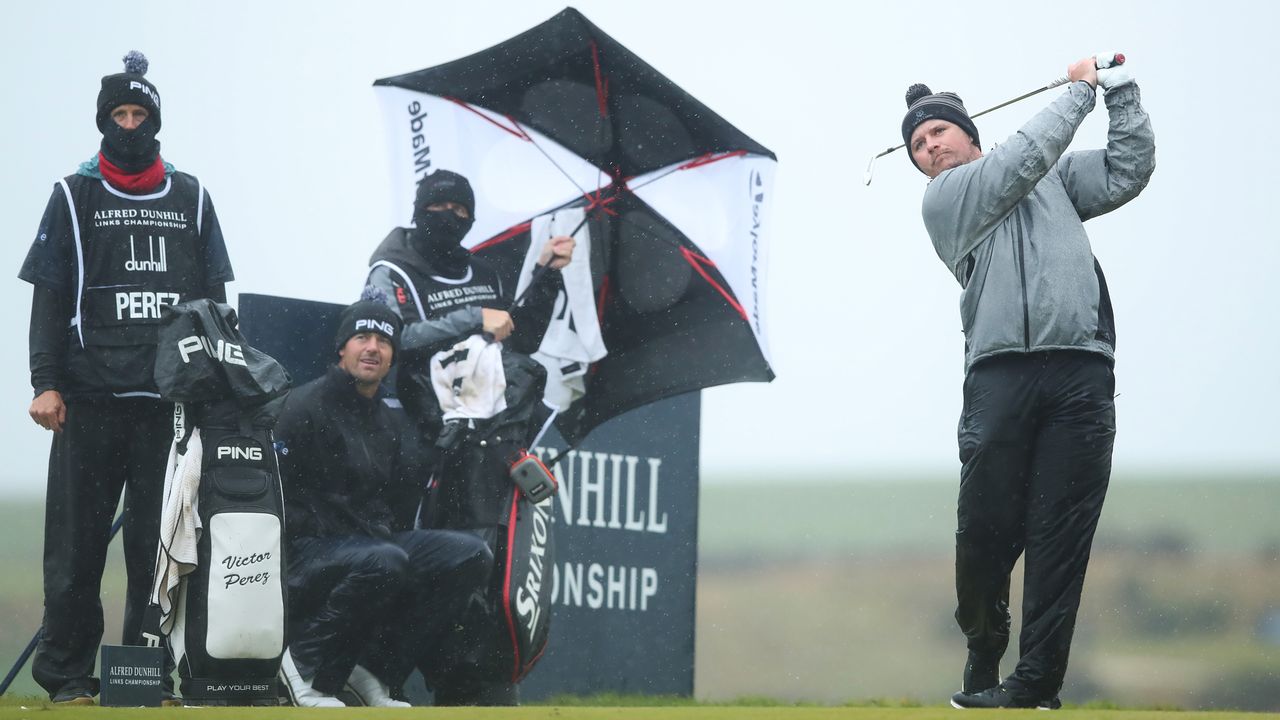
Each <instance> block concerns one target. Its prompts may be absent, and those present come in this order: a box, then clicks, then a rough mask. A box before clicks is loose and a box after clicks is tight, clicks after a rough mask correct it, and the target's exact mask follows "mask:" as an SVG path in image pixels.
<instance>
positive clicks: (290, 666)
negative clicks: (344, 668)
mask: <svg viewBox="0 0 1280 720" xmlns="http://www.w3.org/2000/svg"><path fill="white" fill-rule="evenodd" d="M280 677H281V679H283V680H284V684H285V687H286V688H287V689H288V691H289V699H291V700H293V704H294V705H297V706H298V707H314V708H326V707H328V708H340V707H346V706H347V704H346V703H344V702H342V701H341V700H339V699H338V698H336V697H334V696H332V695H326V694H324V693H322V692H320V691H319V690H316V689H315V688H313V687H311V681H310V680H304V679H303V678H302V673H299V672H298V666H297V665H295V664H294V663H293V656H292V655H290V654H289V651H288V649H286V650H285V651H284V656H283V657H281V658H280Z"/></svg>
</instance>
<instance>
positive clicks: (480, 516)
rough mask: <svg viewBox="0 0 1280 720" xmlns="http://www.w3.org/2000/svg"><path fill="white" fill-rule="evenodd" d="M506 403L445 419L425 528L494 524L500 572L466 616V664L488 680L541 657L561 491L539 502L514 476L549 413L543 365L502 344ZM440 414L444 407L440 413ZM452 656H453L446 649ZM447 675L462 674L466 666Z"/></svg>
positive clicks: (504, 677)
mask: <svg viewBox="0 0 1280 720" xmlns="http://www.w3.org/2000/svg"><path fill="white" fill-rule="evenodd" d="M502 365H503V373H504V374H505V376H506V380H507V388H506V391H505V399H506V402H507V409H506V410H503V411H502V412H501V413H498V414H497V415H495V416H494V417H492V418H490V419H488V420H476V421H473V423H472V424H474V427H470V426H468V425H467V424H465V423H450V424H446V426H445V430H444V431H443V433H442V434H441V437H440V440H439V442H438V443H437V450H438V451H439V452H441V453H443V455H442V457H441V458H440V463H441V467H442V471H441V472H439V473H437V475H438V476H439V478H438V481H437V484H436V485H435V486H434V487H433V488H432V489H431V491H430V496H429V498H428V503H427V514H426V520H427V526H428V527H443V528H451V529H486V528H489V529H493V530H494V531H496V532H495V534H494V536H492V537H493V550H494V575H493V577H492V579H491V582H490V587H489V592H488V597H487V598H486V602H485V603H484V606H485V607H484V610H483V612H481V613H477V614H473V615H472V617H471V618H470V619H469V620H468V621H467V623H466V624H467V625H470V626H471V628H472V632H470V633H467V635H466V637H467V640H466V641H465V642H467V643H469V644H470V648H468V651H467V652H464V653H463V654H464V655H465V656H466V658H467V659H466V660H463V661H460V662H459V663H457V664H459V665H467V664H471V663H474V665H473V667H472V670H471V673H472V674H474V675H478V676H479V677H481V678H486V679H489V680H500V681H502V682H508V681H509V682H512V683H515V682H519V681H520V680H521V679H523V678H524V677H525V675H527V674H528V673H529V671H530V670H532V669H533V666H534V665H535V664H536V663H537V662H538V660H539V658H541V657H542V653H543V650H544V649H545V648H546V645H547V640H548V637H549V633H550V621H551V577H550V573H551V571H552V567H553V566H554V565H555V543H554V539H553V537H552V535H551V526H550V521H551V511H552V503H554V502H555V497H554V496H551V497H548V498H546V499H545V500H543V501H542V502H541V503H539V504H537V505H535V504H533V503H531V502H529V500H528V499H526V498H525V497H524V496H523V495H522V494H521V493H520V492H519V491H518V490H517V489H516V487H515V485H514V483H513V482H512V480H511V476H510V469H511V464H512V463H513V462H515V461H516V460H517V459H519V457H520V456H521V451H522V450H526V449H527V448H528V446H529V443H530V442H531V441H532V440H533V438H534V436H535V435H536V434H537V432H538V431H539V430H540V429H541V427H542V425H543V423H544V422H545V421H546V419H547V418H548V416H549V409H548V408H547V407H546V405H544V404H543V402H542V392H543V388H544V386H545V385H546V370H545V369H543V367H542V366H541V365H540V364H538V362H537V361H536V360H534V359H532V358H530V357H529V356H527V355H523V354H520V353H516V352H512V351H504V352H503V355H502ZM437 412H438V411H437ZM445 654H446V655H449V654H451V653H448V652H446V653H445ZM451 670H452V672H451V673H449V674H453V675H455V676H457V675H464V674H467V673H464V672H462V671H461V670H460V668H458V667H455V668H452V669H451Z"/></svg>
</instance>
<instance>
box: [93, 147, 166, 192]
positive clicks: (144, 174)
mask: <svg viewBox="0 0 1280 720" xmlns="http://www.w3.org/2000/svg"><path fill="white" fill-rule="evenodd" d="M98 170H99V172H101V173H102V177H104V178H106V179H107V182H109V183H111V186H112V187H114V188H115V189H117V190H120V191H123V192H126V193H129V194H130V195H145V194H147V193H149V192H151V191H152V190H155V189H156V188H158V187H160V183H162V182H164V161H163V160H161V159H160V156H159V155H156V161H155V162H153V163H151V166H150V167H148V168H147V169H146V170H143V171H141V172H136V173H128V172H125V171H124V170H121V169H120V168H119V167H117V166H115V165H113V164H112V163H111V161H110V160H108V159H107V156H106V155H103V154H102V153H98Z"/></svg>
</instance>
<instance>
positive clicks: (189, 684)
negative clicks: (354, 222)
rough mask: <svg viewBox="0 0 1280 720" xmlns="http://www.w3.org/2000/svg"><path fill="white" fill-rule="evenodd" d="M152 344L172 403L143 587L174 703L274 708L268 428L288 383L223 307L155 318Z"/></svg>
mask: <svg viewBox="0 0 1280 720" xmlns="http://www.w3.org/2000/svg"><path fill="white" fill-rule="evenodd" d="M158 342H159V343H160V348H159V350H158V352H157V359H156V381H157V385H158V387H159V388H160V391H161V394H162V396H164V397H166V398H168V399H172V400H175V401H178V404H177V405H176V408H175V439H174V446H173V448H172V450H171V453H170V468H169V473H168V475H167V476H166V482H165V490H166V492H165V495H166V499H165V511H164V516H163V517H162V521H161V527H162V536H161V538H160V549H159V553H158V555H159V558H158V562H157V577H156V588H155V591H154V592H153V601H154V602H155V603H156V605H158V606H159V607H158V608H156V611H155V614H156V615H158V616H159V617H160V622H159V630H160V631H161V632H163V633H164V634H166V635H167V637H168V640H169V648H170V650H171V651H172V653H173V657H174V662H175V664H176V665H177V669H178V675H179V678H180V679H181V685H180V689H181V693H182V696H183V700H184V701H185V702H187V703H189V704H197V705H275V704H276V702H277V701H276V681H275V678H276V674H277V672H278V671H279V668H280V658H281V656H282V654H283V652H284V648H285V637H284V632H285V608H286V606H287V602H286V600H287V598H286V596H285V588H286V582H285V577H284V572H285V569H286V564H285V557H284V545H283V542H282V541H283V536H284V499H283V496H282V491H281V484H280V470H279V467H278V465H277V464H276V456H275V452H274V448H273V439H272V435H271V430H272V428H273V427H274V426H275V421H276V418H277V416H278V414H279V411H280V409H281V406H282V405H283V401H284V392H285V391H286V390H287V388H288V385H289V378H288V375H287V373H285V372H284V369H283V368H282V367H281V366H280V365H279V364H278V363H276V362H275V360H273V359H272V358H270V357H268V356H266V355H264V354H262V353H260V352H258V351H256V350H254V349H252V348H250V347H248V346H247V345H246V344H245V342H244V338H243V336H241V334H240V332H239V329H238V328H237V327H236V317H235V311H234V310H232V309H231V308H230V307H228V306H226V305H219V304H215V303H213V302H211V301H208V300H201V301H195V302H192V303H185V304H183V305H179V306H177V307H175V308H174V309H173V311H172V313H167V316H166V317H165V319H164V320H163V321H162V327H161V330H160V333H159V337H158ZM193 499H194V500H195V502H194V503H192V502H190V500H193ZM193 551H194V552H193Z"/></svg>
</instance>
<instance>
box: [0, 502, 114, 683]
mask: <svg viewBox="0 0 1280 720" xmlns="http://www.w3.org/2000/svg"><path fill="white" fill-rule="evenodd" d="M122 525H124V514H123V513H121V514H120V517H118V518H116V521H115V522H114V523H113V524H112V525H111V536H110V537H108V538H107V543H110V542H111V541H112V540H114V539H115V537H116V535H117V534H119V532H120V527H121V526H122ZM42 635H44V624H43V623H41V625H40V627H38V628H36V634H35V635H32V636H31V642H29V643H27V649H25V650H23V651H22V654H21V655H19V656H18V659H17V660H15V661H14V663H13V667H11V668H9V674H8V675H5V676H4V680H3V681H0V695H3V694H5V693H6V692H8V691H9V686H10V685H12V684H13V680H14V678H16V677H18V673H19V672H21V671H22V668H23V667H24V666H25V665H26V664H27V660H29V659H30V658H31V653H33V652H35V651H36V645H38V644H40V637H41V636H42Z"/></svg>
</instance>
